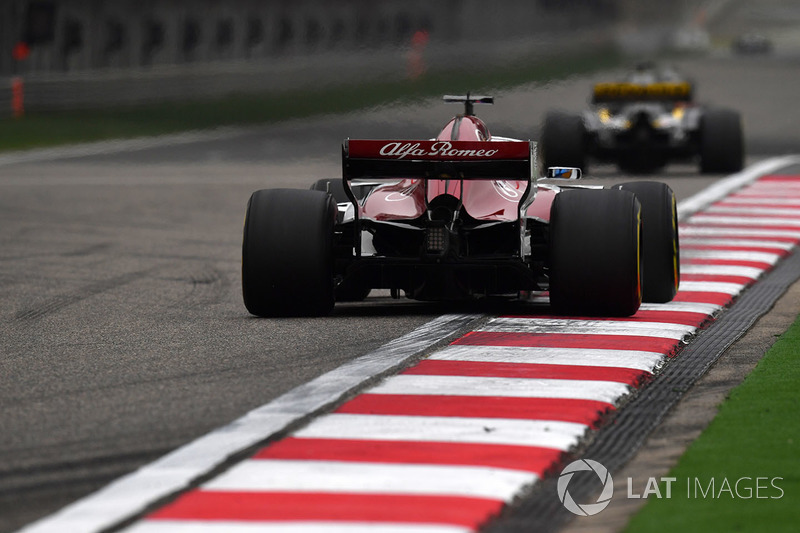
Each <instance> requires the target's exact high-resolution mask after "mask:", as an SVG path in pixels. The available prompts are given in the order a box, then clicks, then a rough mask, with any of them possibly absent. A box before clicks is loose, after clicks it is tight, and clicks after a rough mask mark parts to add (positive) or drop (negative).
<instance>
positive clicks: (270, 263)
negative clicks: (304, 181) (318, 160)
mask: <svg viewBox="0 0 800 533" xmlns="http://www.w3.org/2000/svg"><path fill="white" fill-rule="evenodd" d="M335 218H336V204H335V203H334V202H333V199H332V197H331V196H330V195H329V194H327V193H323V192H320V191H310V190H298V189H264V190H260V191H256V192H254V193H253V194H252V196H251V197H250V201H249V203H248V207H247V215H246V217H245V225H244V237H243V242H242V294H243V297H244V303H245V307H247V310H248V311H250V312H251V313H252V314H254V315H258V316H320V315H325V314H328V313H330V311H331V309H332V307H333V303H334V295H333V225H334V221H335Z"/></svg>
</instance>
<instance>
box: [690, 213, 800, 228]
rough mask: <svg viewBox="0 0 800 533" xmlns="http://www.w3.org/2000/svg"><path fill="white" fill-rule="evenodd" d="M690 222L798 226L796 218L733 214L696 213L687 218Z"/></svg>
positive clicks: (721, 224)
mask: <svg viewBox="0 0 800 533" xmlns="http://www.w3.org/2000/svg"><path fill="white" fill-rule="evenodd" d="M689 223H691V224H718V225H720V226H761V227H769V226H797V227H800V219H797V218H758V217H748V218H746V219H744V218H739V217H735V216H717V215H706V214H704V213H698V214H696V215H694V216H692V217H691V218H690V219H689Z"/></svg>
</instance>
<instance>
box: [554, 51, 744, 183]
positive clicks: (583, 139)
mask: <svg viewBox="0 0 800 533" xmlns="http://www.w3.org/2000/svg"><path fill="white" fill-rule="evenodd" d="M693 96H694V86H693V84H692V82H690V81H689V80H687V79H684V78H682V77H681V76H680V75H678V74H677V73H676V72H675V71H673V70H671V69H657V68H655V67H654V66H652V65H650V64H643V65H639V66H638V67H637V69H636V70H635V71H634V72H633V73H631V74H630V75H629V76H628V77H627V78H625V79H624V80H623V81H620V82H614V83H599V84H597V85H595V86H594V90H593V93H592V100H591V107H590V109H588V110H586V111H584V112H582V113H580V114H573V113H566V112H562V111H550V112H548V113H547V114H546V116H545V118H544V121H543V124H542V128H541V137H540V141H541V144H542V151H543V153H544V159H545V162H546V164H547V165H548V166H555V165H569V166H580V167H583V168H584V169H585V168H586V165H587V161H588V160H589V159H593V160H595V161H598V162H605V163H616V164H617V165H618V166H619V168H620V170H622V171H623V172H645V173H647V172H653V171H656V170H658V169H659V168H661V167H663V166H665V165H666V164H668V163H670V162H676V161H678V162H680V161H684V162H697V163H699V166H700V171H701V172H703V173H729V172H737V171H739V170H741V169H742V166H743V163H744V139H743V133H742V121H741V117H740V116H739V113H737V112H736V111H733V110H730V109H723V108H714V107H706V106H703V105H698V104H696V103H695V102H694V98H693Z"/></svg>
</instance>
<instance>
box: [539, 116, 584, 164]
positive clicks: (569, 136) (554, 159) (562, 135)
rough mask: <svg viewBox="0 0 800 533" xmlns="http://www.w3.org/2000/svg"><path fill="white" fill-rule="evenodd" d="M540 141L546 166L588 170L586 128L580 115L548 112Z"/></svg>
mask: <svg viewBox="0 0 800 533" xmlns="http://www.w3.org/2000/svg"><path fill="white" fill-rule="evenodd" d="M539 141H540V143H541V148H542V156H543V159H544V165H545V167H577V168H581V169H583V170H584V172H585V171H586V128H585V126H584V125H583V117H581V116H580V115H574V114H569V113H563V112H560V111H550V112H548V113H547V115H545V117H544V123H543V124H542V132H541V138H540V139H539Z"/></svg>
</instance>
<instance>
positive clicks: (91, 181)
mask: <svg viewBox="0 0 800 533" xmlns="http://www.w3.org/2000/svg"><path fill="white" fill-rule="evenodd" d="M679 66H681V67H682V68H683V69H684V70H685V71H687V72H688V73H690V74H692V75H694V76H695V78H696V79H697V81H698V83H699V88H700V90H699V97H700V99H701V100H705V101H709V102H715V103H719V104H721V105H729V106H731V107H735V108H736V109H739V110H740V111H741V112H742V114H743V116H744V119H745V131H746V135H747V140H748V153H749V155H750V157H749V159H750V161H756V160H758V159H761V158H763V157H765V156H768V155H778V154H783V153H791V152H798V151H800V133H798V131H797V128H796V126H795V125H796V123H797V118H798V117H797V111H796V101H795V99H796V94H798V93H799V92H800V91H798V89H800V87H799V86H800V79H798V78H797V76H796V75H794V74H793V72H792V69H796V67H797V64H796V62H795V61H794V60H792V59H791V58H771V59H767V60H764V59H760V58H759V59H757V60H749V59H737V58H717V59H707V60H703V61H692V62H686V63H682V64H680V65H679ZM599 77H601V76H598V78H599ZM593 79H594V78H592V79H586V78H582V79H572V80H566V81H564V82H560V83H558V84H553V85H550V86H545V87H541V86H533V87H526V88H524V89H520V90H515V91H512V92H505V93H499V94H498V95H497V96H498V99H497V104H496V105H495V106H494V107H493V108H485V109H484V108H479V109H478V114H479V116H482V117H483V118H484V119H485V120H486V121H487V123H488V124H489V126H490V128H491V129H492V130H493V132H494V133H496V134H499V135H510V136H517V137H523V138H526V137H535V135H536V125H537V123H538V121H539V119H540V118H541V116H542V115H543V113H544V112H545V110H546V109H548V108H551V107H564V108H567V109H579V108H580V107H581V106H582V105H583V104H584V102H585V97H586V94H587V91H588V87H589V84H590V83H591V82H592V81H593ZM454 111H456V109H454V108H451V107H448V106H444V105H441V104H439V103H438V102H425V103H423V105H421V106H414V107H408V108H391V109H381V110H374V111H371V112H368V113H361V114H357V115H349V116H347V117H325V118H322V119H318V120H304V121H297V122H293V123H289V124H284V125H279V126H274V127H265V128H253V129H248V130H236V131H232V132H222V133H220V134H212V135H210V136H209V137H208V138H205V137H203V136H197V137H191V138H185V139H183V140H182V141H181V142H178V141H177V140H175V139H172V140H165V141H163V142H157V143H152V144H151V145H149V146H144V147H142V149H137V150H133V149H123V150H122V151H120V150H116V151H115V150H111V151H110V152H108V153H105V154H104V153H92V152H93V151H92V150H84V151H83V152H81V151H80V150H78V151H77V152H60V153H59V152H48V153H45V154H43V155H41V157H38V158H36V157H33V158H30V160H29V161H27V162H20V161H17V162H14V160H13V158H11V157H5V158H3V157H0V239H2V242H3V247H2V250H0V295H2V300H3V303H4V305H3V307H2V311H0V312H1V313H2V321H0V340H1V341H2V350H3V353H2V359H1V360H0V365H2V367H1V371H0V384H2V387H0V402H2V405H3V410H2V413H0V428H2V432H1V433H0V458H1V460H0V530H2V531H11V530H14V529H16V528H18V527H20V526H22V525H24V524H26V523H28V522H30V521H32V520H34V519H36V518H39V517H42V516H45V515H47V514H49V513H51V512H53V511H55V510H57V509H59V508H60V507H62V506H64V505H66V504H68V503H70V502H72V501H74V500H76V499H78V498H80V497H81V496H84V495H86V494H88V493H90V492H92V491H94V490H96V489H98V488H100V487H102V486H104V485H106V484H107V483H108V482H110V481H112V480H113V479H116V478H118V477H119V476H121V475H123V474H125V473H128V472H130V471H132V470H134V469H135V468H137V467H138V466H141V465H143V464H146V463H149V462H151V461H153V460H155V459H157V458H158V457H161V456H163V455H164V454H166V453H168V452H169V451H171V450H174V449H175V448H177V447H179V446H181V445H183V444H185V443H187V442H190V441H192V440H194V439H196V438H197V437H200V436H201V435H204V434H206V433H208V432H209V431H211V430H213V429H215V428H217V427H220V426H223V425H225V424H227V423H229V422H230V421H232V420H234V419H236V418H238V417H239V416H241V415H242V414H244V413H246V412H248V411H249V410H251V409H253V408H256V407H258V406H260V405H263V404H266V403H268V402H270V401H271V400H273V399H275V398H277V397H278V396H280V395H281V394H283V393H285V392H287V391H289V390H291V389H293V388H295V387H296V386H298V385H301V384H303V383H306V382H308V381H309V380H311V379H313V378H315V377H317V376H319V375H321V374H323V373H325V372H327V371H330V370H332V369H334V368H337V367H339V366H340V365H342V364H343V363H346V362H348V361H351V360H353V359H355V358H357V357H358V356H361V355H363V354H365V353H368V352H370V351H371V350H373V349H375V348H377V347H378V346H380V345H382V344H384V343H386V342H388V341H390V340H392V339H395V338H397V337H400V336H401V335H403V334H406V333H408V332H410V331H412V330H414V329H415V328H416V327H418V326H420V325H422V324H424V323H426V322H429V321H430V320H432V319H434V318H436V317H438V316H440V315H442V314H443V313H445V312H454V311H455V312H470V313H473V312H480V311H486V310H487V309H480V308H478V309H476V308H456V309H453V308H444V307H442V306H438V305H430V304H419V303H415V302H411V301H391V300H390V299H389V298H388V297H387V296H386V295H382V294H378V295H375V296H373V297H370V298H369V299H368V301H367V302H366V303H364V304H350V305H341V306H337V309H336V310H335V312H334V313H333V315H332V316H331V317H328V318H324V319H313V320H306V319H285V320H264V319H255V318H252V317H250V316H248V314H247V312H246V311H245V309H244V307H243V305H242V303H241V295H240V290H239V268H240V258H239V253H240V243H241V227H242V220H243V216H244V208H245V205H246V201H247V198H248V196H249V194H250V193H251V192H252V191H253V190H255V189H258V188H264V187H276V186H291V187H303V188H305V187H307V186H308V185H309V184H310V183H311V182H312V181H314V180H315V179H318V178H320V177H327V176H336V175H337V173H338V170H339V160H338V157H339V142H340V140H341V139H343V138H345V137H347V136H350V137H365V138H370V137H373V138H384V137H385V138H391V137H406V136H407V137H426V136H430V135H432V134H434V133H436V131H437V128H438V127H440V126H441V125H443V124H444V122H445V121H446V120H447V118H449V116H450V115H451V114H452V113H453V112H454ZM98 151H99V152H102V150H96V151H94V152H98ZM81 153H83V154H85V155H83V156H80V154H81ZM591 173H592V172H590V174H591ZM594 174H595V175H596V176H597V177H598V179H599V180H601V183H604V184H609V183H612V182H616V181H624V180H627V179H631V178H632V177H626V178H623V179H618V178H616V177H615V175H614V172H613V170H612V169H596V171H595V172H594ZM636 177H638V176H635V177H633V178H636ZM648 178H649V179H660V180H664V181H666V182H667V183H669V184H670V185H671V186H672V187H673V189H674V190H675V192H676V194H677V196H678V199H679V200H680V199H684V198H687V197H689V196H691V195H692V194H694V193H696V192H697V191H699V190H701V189H703V188H705V187H706V186H708V185H709V184H710V183H712V182H713V181H714V180H716V179H719V178H721V176H713V177H701V176H698V175H697V174H696V173H695V170H694V169H693V168H692V167H688V166H687V167H672V168H668V169H667V171H666V172H665V173H663V174H659V175H657V176H650V177H648ZM488 311H489V312H502V311H503V309H499V310H498V309H496V308H492V309H488Z"/></svg>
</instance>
